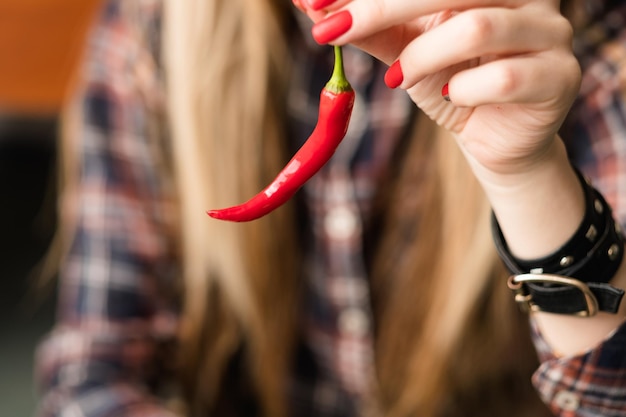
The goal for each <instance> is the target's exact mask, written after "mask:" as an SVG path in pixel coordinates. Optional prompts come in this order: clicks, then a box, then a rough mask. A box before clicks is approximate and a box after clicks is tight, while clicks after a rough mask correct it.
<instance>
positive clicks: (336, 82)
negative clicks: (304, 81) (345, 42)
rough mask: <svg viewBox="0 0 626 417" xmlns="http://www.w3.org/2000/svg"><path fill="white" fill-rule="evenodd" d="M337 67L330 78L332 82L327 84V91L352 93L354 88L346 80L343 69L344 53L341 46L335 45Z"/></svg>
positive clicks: (329, 81)
mask: <svg viewBox="0 0 626 417" xmlns="http://www.w3.org/2000/svg"><path fill="white" fill-rule="evenodd" d="M333 48H334V50H335V66H334V67H333V74H332V75H331V77H330V80H328V82H327V83H326V87H325V88H326V90H328V91H330V92H332V93H335V94H339V93H345V92H347V91H352V86H351V85H350V83H349V82H348V79H347V78H346V73H345V71H344V69H343V53H342V51H341V46H338V45H335V46H334V47H333Z"/></svg>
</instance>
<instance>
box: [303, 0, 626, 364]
mask: <svg viewBox="0 0 626 417" xmlns="http://www.w3.org/2000/svg"><path fill="white" fill-rule="evenodd" d="M294 4H296V6H297V7H299V8H300V10H302V11H303V12H305V13H307V14H308V16H309V17H310V18H311V19H312V20H313V21H314V22H315V25H314V27H313V36H314V37H315V38H316V39H321V38H325V37H326V38H327V37H328V36H326V35H327V34H328V33H329V32H330V33H332V34H333V35H335V34H337V27H334V28H333V27H332V25H333V24H335V26H337V23H334V22H333V16H336V15H338V14H340V13H341V16H343V17H344V18H343V19H342V21H341V22H339V24H341V25H342V27H341V28H340V29H342V30H341V32H342V33H341V34H339V35H337V36H336V37H335V38H334V39H330V40H328V42H329V43H332V44H340V45H342V44H346V43H351V44H354V45H356V46H358V47H360V48H362V49H363V50H365V51H366V52H368V53H370V54H371V55H373V56H375V57H377V58H379V59H380V60H382V61H383V62H385V63H387V64H388V65H391V68H392V71H394V73H393V74H392V75H393V78H394V79H395V81H396V83H395V84H397V85H393V87H396V86H397V87H398V88H402V89H405V90H406V91H407V92H408V94H409V95H410V97H411V98H412V100H413V101H414V102H415V104H416V105H417V106H418V107H420V108H421V109H422V110H423V111H424V112H425V113H426V114H427V115H428V116H430V117H431V118H432V119H433V120H434V121H436V122H437V123H438V124H439V125H440V126H442V127H444V128H445V129H447V130H449V131H450V132H451V133H452V134H453V135H454V136H455V138H456V140H457V142H458V145H459V147H460V148H461V150H462V151H463V153H464V155H465V156H466V158H467V160H468V163H469V164H470V166H471V167H472V170H473V172H474V174H475V175H476V177H477V179H478V180H479V181H480V183H481V184H482V186H483V188H484V190H485V193H486V195H487V198H488V199H489V201H490V203H491V206H492V208H493V210H494V213H495V215H496V217H497V219H498V222H499V224H500V227H501V229H502V232H503V234H504V237H505V239H506V241H507V244H508V246H509V248H510V250H511V251H512V253H513V254H514V255H515V256H517V257H519V258H522V259H533V258H539V257H542V256H545V255H547V254H550V253H552V252H553V251H555V250H556V249H558V248H559V247H560V246H562V245H563V243H565V242H566V241H567V240H568V239H569V237H570V236H571V235H572V234H573V233H574V231H575V230H576V229H577V227H578V225H579V224H580V222H581V220H582V218H583V215H584V199H583V192H582V188H581V186H580V184H579V182H578V179H577V177H576V175H575V173H574V171H573V170H572V168H571V166H570V163H569V161H568V157H567V154H566V150H565V146H564V144H563V142H562V141H561V139H560V138H559V137H558V134H557V131H558V129H559V127H560V126H561V123H562V122H563V119H564V118H565V116H566V114H567V112H568V111H569V108H570V106H571V105H572V103H573V100H574V99H575V97H576V94H577V92H578V88H579V85H580V68H579V66H578V63H577V60H576V58H575V57H574V55H573V53H572V50H571V41H572V28H571V26H570V24H569V23H568V22H567V20H566V19H565V18H564V17H563V16H562V15H561V14H560V12H559V1H556V0H549V1H547V0H420V1H418V2H417V1H414V0H337V1H335V2H331V4H329V5H327V6H325V7H324V8H323V9H320V10H313V8H312V3H310V2H309V1H308V0H295V1H294ZM346 11H347V12H348V13H349V16H350V17H351V22H350V24H349V25H346V21H345V16H347V15H346ZM334 20H335V21H336V20H341V19H338V18H335V19H334ZM329 22H330V23H329ZM329 26H330V29H328V27H329ZM345 26H349V27H348V28H347V30H343V29H345ZM325 40H327V39H325ZM397 81H400V82H397ZM446 84H447V85H448V94H449V99H450V101H446V100H444V99H443V98H442V94H441V91H442V87H443V86H444V85H446ZM563 207H567V208H568V209H567V210H563ZM611 284H612V285H614V286H616V287H618V288H626V267H625V266H624V265H623V264H622V266H621V267H620V269H619V270H618V272H617V274H616V276H615V277H614V278H613V280H612V281H611ZM535 314H536V318H537V322H538V324H539V326H540V327H541V329H542V331H543V333H544V336H545V338H546V340H547V341H548V342H549V343H550V344H551V345H552V346H553V348H554V349H555V350H556V351H558V352H560V353H562V354H574V353H578V352H581V351H582V350H585V349H587V348H589V347H592V346H593V345H595V344H597V343H598V342H600V341H601V340H602V339H603V338H605V337H606V336H607V335H608V334H609V333H610V332H611V331H613V330H614V329H615V328H616V327H617V326H618V325H619V324H621V323H622V322H623V320H624V315H625V314H626V303H622V306H621V309H620V311H619V312H618V313H617V314H607V313H599V314H597V315H596V316H594V317H591V318H579V317H572V316H565V315H557V314H547V313H535Z"/></svg>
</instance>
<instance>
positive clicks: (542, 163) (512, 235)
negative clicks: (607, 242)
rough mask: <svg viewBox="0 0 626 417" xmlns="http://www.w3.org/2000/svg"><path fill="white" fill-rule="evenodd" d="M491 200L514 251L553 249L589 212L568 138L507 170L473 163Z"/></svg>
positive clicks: (526, 254)
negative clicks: (586, 212) (571, 158)
mask: <svg viewBox="0 0 626 417" xmlns="http://www.w3.org/2000/svg"><path fill="white" fill-rule="evenodd" d="M472 168H473V170H474V173H475V174H476V176H477V178H478V180H479V182H480V183H481V184H482V186H483V189H484V191H485V193H486V195H487V198H488V199H489V201H490V203H491V207H492V209H493V212H494V215H495V217H496V219H497V220H498V223H499V225H500V228H501V230H502V234H503V235H504V238H505V239H506V241H507V242H508V244H509V249H510V250H511V253H513V255H515V256H516V257H518V258H521V259H524V258H526V259H533V258H538V257H542V256H545V255H547V254H549V253H552V252H553V251H554V250H556V249H557V248H559V247H560V246H561V245H562V244H563V243H565V242H566V241H567V240H568V239H569V238H570V237H571V236H572V235H573V234H574V232H575V231H576V229H577V228H578V226H579V225H580V222H581V220H582V218H583V216H584V212H585V203H584V193H583V189H582V187H581V185H580V181H579V179H578V177H577V174H576V172H575V171H574V169H573V167H572V166H571V164H570V161H569V159H568V156H567V152H566V149H565V146H564V144H563V142H562V141H561V140H560V139H558V138H557V139H555V140H554V141H552V142H551V144H550V145H549V146H548V147H546V150H545V151H544V152H543V153H542V154H541V156H540V157H537V158H535V159H534V160H533V161H530V162H525V163H520V164H518V165H516V166H514V167H513V168H511V169H510V170H508V171H504V170H491V169H488V168H486V167H485V166H482V165H479V164H474V165H473V166H472Z"/></svg>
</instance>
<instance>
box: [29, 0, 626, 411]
mask: <svg viewBox="0 0 626 417" xmlns="http://www.w3.org/2000/svg"><path fill="white" fill-rule="evenodd" d="M589 3H590V4H596V5H597V3H598V2H597V1H595V0H593V1H591V2H589ZM617 3H624V2H617ZM624 15H625V14H624V13H622V12H621V11H620V10H618V11H616V12H615V13H613V14H611V15H608V17H607V18H606V19H605V20H604V21H603V22H601V23H599V24H598V25H596V26H594V27H593V28H592V29H593V30H590V31H588V32H587V33H586V34H585V36H584V37H583V38H581V39H579V43H578V44H577V45H578V46H579V47H580V48H582V51H583V52H582V58H584V59H583V61H582V62H583V64H584V68H585V72H584V79H583V87H582V90H581V91H582V93H581V95H580V98H579V100H578V102H577V103H576V105H575V106H574V108H573V110H572V117H571V122H570V123H568V125H567V126H569V127H571V129H565V130H564V135H565V140H566V142H567V144H568V146H569V149H570V152H571V155H572V159H573V160H574V162H575V163H576V164H577V165H578V166H579V167H580V168H581V169H582V170H583V171H584V172H585V173H586V174H588V175H589V176H590V177H592V178H593V179H594V181H595V183H596V185H597V186H598V188H600V190H601V191H603V193H604V194H605V196H606V197H607V200H608V201H609V203H611V204H612V206H613V207H614V210H615V213H616V215H617V216H618V218H619V220H620V222H621V223H622V225H624V226H626V107H625V103H626V102H625V100H624V99H625V98H626V97H624V94H625V92H626V86H625V83H626V72H625V69H624V68H626V66H625V65H623V64H624V63H626V31H624V30H621V28H623V27H624V24H623V16H624ZM620 19H622V20H620ZM160 24H161V16H160V1H159V0H132V1H131V0H125V1H121V0H108V1H107V2H106V4H105V6H104V7H103V9H102V14H101V16H100V18H99V20H98V21H97V24H96V25H95V29H94V32H93V34H92V36H91V38H90V41H89V53H88V55H87V57H86V60H85V65H84V72H83V76H84V78H85V80H86V85H85V89H84V91H83V92H82V94H81V103H82V104H81V106H82V109H83V113H84V117H83V120H82V123H81V129H82V131H81V142H80V143H78V144H76V145H77V146H78V148H77V149H76V152H78V154H80V156H81V158H82V163H81V182H80V185H79V193H78V201H76V203H77V204H76V207H77V209H76V213H75V214H76V216H77V217H76V221H77V223H76V227H77V229H76V231H77V234H76V237H75V240H74V242H73V244H72V246H71V250H70V252H69V255H68V258H67V260H66V262H65V264H64V267H63V271H62V273H61V276H60V297H59V320H58V324H57V325H56V326H55V328H54V329H53V330H52V331H51V333H50V335H49V336H48V337H47V338H46V340H45V341H43V342H42V344H41V346H40V349H39V352H38V364H37V374H38V380H39V383H40V388H41V390H42V392H43V394H44V395H43V397H42V400H41V407H40V415H41V416H42V417H43V416H53V415H54V416H65V417H69V416H81V417H83V416H84V417H104V416H110V415H116V416H126V417H131V416H155V417H156V416H159V417H161V416H171V415H174V413H173V411H171V409H172V408H171V407H168V405H167V404H164V403H163V401H162V399H160V395H159V392H156V391H155V387H154V386H152V385H151V383H150V381H154V380H155V372H157V374H156V379H158V378H159V374H158V371H155V370H154V369H153V368H152V367H148V366H146V361H148V358H151V357H152V356H151V355H152V353H153V352H154V351H155V345H156V344H166V343H168V342H169V341H171V340H172V339H173V338H174V336H175V329H176V325H177V313H176V311H177V310H176V306H175V305H174V303H173V302H172V299H171V297H170V296H168V294H167V293H166V292H165V291H163V288H170V287H172V286H175V285H176V284H175V283H173V282H172V280H174V276H176V275H175V274H173V273H172V271H173V270H175V268H176V265H175V264H174V260H173V259H174V258H173V256H172V248H171V246H170V242H169V241H168V239H167V236H168V233H167V230H166V229H167V224H168V220H169V219H170V216H171V213H172V212H171V210H170V207H171V201H170V200H169V197H168V196H169V188H168V184H166V183H164V182H163V181H161V180H162V179H161V177H160V176H159V175H158V174H157V172H158V170H159V165H160V164H163V163H165V162H164V161H163V158H162V156H161V154H160V153H159V152H158V151H155V143H154V142H155V139H154V138H153V137H152V135H151V132H153V131H154V130H153V126H151V125H150V123H151V122H150V120H151V118H150V117H149V116H148V114H149V112H155V111H159V110H158V109H159V106H160V104H159V103H160V102H162V97H161V95H162V94H163V89H162V82H161V72H160V69H159V67H158V62H159V57H158V50H159V34H160ZM616 31H617V32H618V33H617V35H616ZM622 32H623V33H622ZM598 34H600V35H604V36H606V35H607V34H610V35H611V36H615V40H614V41H612V42H611V43H610V44H608V45H607V46H604V47H602V48H598V47H597V40H598V39H601V38H602V36H598ZM294 42H296V43H298V42H301V43H299V44H297V45H296V46H297V47H294V48H293V53H294V58H295V60H296V63H297V65H298V70H297V71H295V77H296V78H295V79H294V80H293V85H294V88H293V89H292V92H291V95H290V103H289V104H290V111H291V114H290V119H291V121H292V127H293V131H294V133H295V137H296V141H297V140H300V141H303V140H304V139H306V137H307V135H308V133H309V132H310V130H311V128H312V126H313V125H314V124H315V122H316V120H315V118H316V116H317V104H318V94H319V91H320V89H321V88H322V87H323V85H324V83H325V81H326V78H327V74H329V72H330V68H331V66H332V55H331V54H329V51H328V49H327V48H319V47H318V46H317V45H315V43H314V42H310V41H308V40H307V39H306V37H304V38H303V39H300V40H297V41H294ZM344 54H345V60H346V61H347V63H346V69H347V71H348V72H349V73H348V77H349V79H350V80H351V83H352V84H353V87H354V88H355V90H356V93H357V100H356V105H355V109H354V115H353V119H352V122H351V126H350V130H349V132H348V134H347V136H346V139H345V141H344V142H343V143H342V145H341V146H340V148H339V149H338V152H337V154H336V155H335V156H334V157H333V160H332V161H331V162H330V163H329V164H328V166H326V167H325V168H324V169H323V170H322V171H321V172H320V173H319V174H318V175H316V176H315V177H314V178H313V179H312V180H311V181H310V182H309V183H307V184H306V186H305V187H304V199H305V202H306V205H307V207H308V210H309V212H310V213H311V214H312V215H311V224H310V228H309V229H310V231H311V245H310V247H309V248H308V251H307V258H306V259H307V268H306V270H307V271H308V274H307V277H306V282H305V284H306V288H307V297H306V308H305V314H304V317H302V323H303V325H304V328H305V339H306V342H307V344H308V345H309V346H310V347H311V349H312V352H313V354H314V355H315V357H316V360H317V362H318V363H319V366H320V368H321V373H320V375H319V377H317V379H316V380H313V381H311V380H302V379H299V378H298V375H294V379H293V384H292V389H291V391H290V395H291V402H292V406H293V411H294V414H295V415H299V416H309V415H310V416H322V417H331V416H356V415H362V410H359V403H360V402H359V400H358V399H363V398H367V392H368V386H369V384H370V383H371V382H372V381H373V377H374V376H373V368H372V360H373V347H372V327H371V323H372V317H371V311H370V305H369V304H368V303H369V299H370V297H369V294H368V292H369V285H368V279H367V270H366V266H365V263H364V261H363V253H362V250H363V248H362V224H363V220H364V219H365V218H367V216H368V213H369V210H370V204H371V198H372V196H373V195H374V184H375V183H376V178H377V177H378V176H379V175H381V173H382V172H383V171H384V169H385V167H386V166H387V165H388V162H389V159H390V155H391V153H392V151H393V149H394V146H395V144H396V143H397V141H398V140H399V138H400V136H401V132H403V130H404V129H405V128H406V126H407V123H408V121H409V118H410V117H409V116H410V113H411V108H412V104H411V103H410V102H409V100H408V98H407V96H406V95H405V94H403V92H402V91H398V90H389V89H387V88H386V87H385V86H384V84H383V83H382V82H381V80H382V76H383V74H384V71H385V69H386V68H384V67H383V66H381V64H380V63H378V62H376V61H375V60H373V59H372V58H370V57H368V56H366V55H364V54H362V53H360V52H358V51H357V50H355V49H352V48H346V49H345V51H344ZM298 138H299V139H298ZM298 144H299V143H295V144H294V146H296V145H298ZM309 266H310V267H309ZM535 341H536V346H537V349H538V352H539V354H540V357H541V359H542V364H541V366H540V368H539V369H538V370H537V372H536V374H535V376H534V378H533V382H534V384H535V385H536V387H537V390H538V392H539V393H540V395H541V396H542V397H543V399H544V400H545V402H546V403H547V404H548V405H549V406H550V407H551V408H552V410H553V411H554V412H555V414H557V415H562V416H625V417H626V327H622V328H620V329H618V330H616V331H615V333H614V334H613V335H611V336H610V337H608V338H607V339H606V341H605V342H603V343H601V344H600V345H598V346H596V347H595V348H593V349H591V350H589V351H588V352H586V353H584V354H581V355H578V356H573V357H556V356H555V355H554V354H553V352H551V351H550V349H549V347H548V346H547V344H545V343H544V342H543V339H542V338H541V335H540V334H539V333H538V332H537V333H536V334H535ZM152 360H153V359H152ZM160 389H161V390H166V389H167V387H165V388H164V387H160Z"/></svg>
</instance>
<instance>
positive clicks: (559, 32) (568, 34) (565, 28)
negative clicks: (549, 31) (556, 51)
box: [552, 16, 574, 49]
mask: <svg viewBox="0 0 626 417" xmlns="http://www.w3.org/2000/svg"><path fill="white" fill-rule="evenodd" d="M552 26H553V28H554V33H555V34H556V36H557V42H558V43H559V44H560V45H563V46H565V47H567V48H568V49H569V48H570V47H571V45H572V41H573V40H574V28H573V27H572V25H571V23H570V21H569V20H567V19H566V18H565V17H563V16H558V17H556V18H555V21H554V22H553V24H552Z"/></svg>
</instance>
